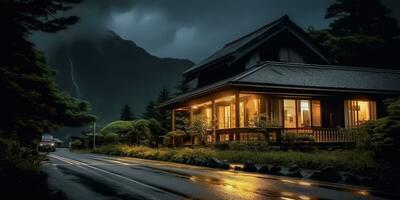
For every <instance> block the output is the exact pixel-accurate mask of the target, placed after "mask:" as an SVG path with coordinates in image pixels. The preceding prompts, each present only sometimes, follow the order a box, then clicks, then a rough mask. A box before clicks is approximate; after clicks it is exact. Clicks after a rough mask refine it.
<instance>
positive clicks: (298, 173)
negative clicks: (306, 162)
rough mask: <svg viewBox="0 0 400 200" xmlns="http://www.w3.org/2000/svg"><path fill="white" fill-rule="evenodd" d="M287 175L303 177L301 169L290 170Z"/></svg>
mask: <svg viewBox="0 0 400 200" xmlns="http://www.w3.org/2000/svg"><path fill="white" fill-rule="evenodd" d="M286 176H289V177H295V178H303V175H302V174H301V172H300V171H295V172H290V173H289V174H287V175H286Z"/></svg>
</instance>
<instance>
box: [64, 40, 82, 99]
mask: <svg viewBox="0 0 400 200" xmlns="http://www.w3.org/2000/svg"><path fill="white" fill-rule="evenodd" d="M70 46H71V44H70V45H68V53H67V56H68V61H69V66H70V75H71V81H72V84H73V85H74V87H75V90H76V94H77V95H78V98H79V99H80V98H81V90H80V89H79V85H78V83H77V82H76V80H75V73H74V63H73V62H72V59H71V56H70Z"/></svg>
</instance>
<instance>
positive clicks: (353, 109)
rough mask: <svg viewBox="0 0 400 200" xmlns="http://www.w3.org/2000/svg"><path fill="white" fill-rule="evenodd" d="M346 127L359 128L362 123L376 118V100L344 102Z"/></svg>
mask: <svg viewBox="0 0 400 200" xmlns="http://www.w3.org/2000/svg"><path fill="white" fill-rule="evenodd" d="M344 113H345V126H346V128H357V127H359V126H360V125H361V124H363V123H365V122H367V121H369V120H374V119H376V103H375V101H359V100H346V101H345V104H344Z"/></svg>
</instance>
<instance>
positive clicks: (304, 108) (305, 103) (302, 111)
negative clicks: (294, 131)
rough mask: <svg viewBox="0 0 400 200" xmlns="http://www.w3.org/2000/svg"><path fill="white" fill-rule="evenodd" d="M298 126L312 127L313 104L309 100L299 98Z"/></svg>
mask: <svg viewBox="0 0 400 200" xmlns="http://www.w3.org/2000/svg"><path fill="white" fill-rule="evenodd" d="M297 108H298V112H299V113H298V117H297V119H298V122H297V123H298V127H301V128H305V127H311V106H310V101H309V100H298V101H297Z"/></svg>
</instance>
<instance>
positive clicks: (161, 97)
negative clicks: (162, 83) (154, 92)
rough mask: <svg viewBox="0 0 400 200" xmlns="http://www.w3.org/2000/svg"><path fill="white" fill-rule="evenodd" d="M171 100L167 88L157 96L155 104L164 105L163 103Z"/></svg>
mask: <svg viewBox="0 0 400 200" xmlns="http://www.w3.org/2000/svg"><path fill="white" fill-rule="evenodd" d="M170 98H171V94H170V92H169V90H168V89H167V88H163V89H162V90H161V92H160V94H159V95H158V99H157V104H161V103H164V102H165V101H168V100H169V99H170Z"/></svg>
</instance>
